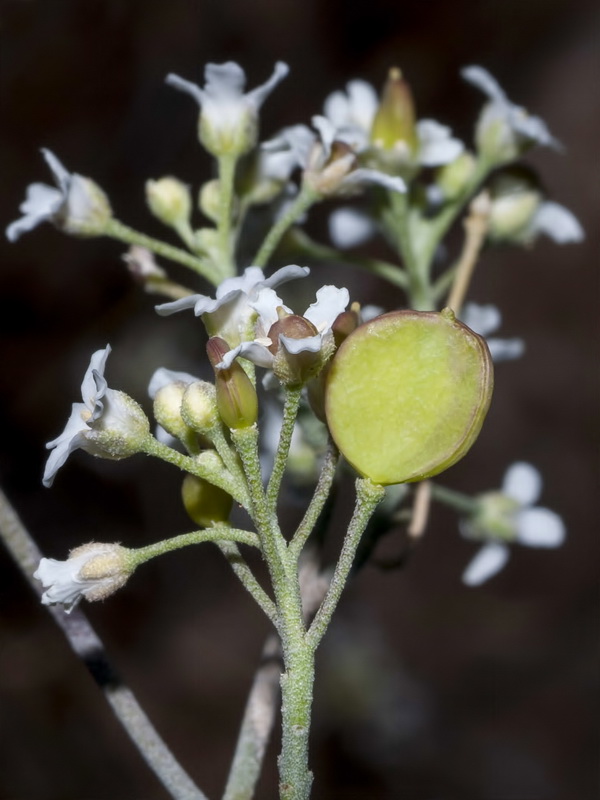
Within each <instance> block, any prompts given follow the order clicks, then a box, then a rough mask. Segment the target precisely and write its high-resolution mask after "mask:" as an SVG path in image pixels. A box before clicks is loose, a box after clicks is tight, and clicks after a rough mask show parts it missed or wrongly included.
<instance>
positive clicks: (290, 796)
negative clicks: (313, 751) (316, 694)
mask: <svg viewBox="0 0 600 800" xmlns="http://www.w3.org/2000/svg"><path fill="white" fill-rule="evenodd" d="M284 653H285V672H284V673H283V675H282V676H281V720H282V739H281V754H280V755H279V759H278V766H279V795H280V800H308V798H309V797H310V790H311V786H312V780H313V776H312V772H311V771H310V769H309V768H308V737H309V732H310V715H311V707H312V697H313V683H314V677H315V660H314V651H313V650H311V648H310V647H308V646H307V645H306V644H305V643H304V644H303V645H302V646H298V647H296V648H294V649H293V651H292V650H291V649H290V648H289V647H288V648H287V653H286V647H285V642H284Z"/></svg>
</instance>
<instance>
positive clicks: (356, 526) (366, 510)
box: [306, 478, 385, 649]
mask: <svg viewBox="0 0 600 800" xmlns="http://www.w3.org/2000/svg"><path fill="white" fill-rule="evenodd" d="M384 495H385V489H384V488H383V486H379V485H378V484H374V483H371V481H370V480H369V479H368V478H358V479H357V481H356V506H355V508H354V514H353V516H352V519H351V521H350V525H349V526H348V532H347V534H346V537H345V539H344V544H343V545H342V552H341V554H340V558H339V560H338V563H337V565H336V567H335V572H334V573H333V578H332V579H331V584H330V585H329V589H328V590H327V594H326V595H325V599H324V600H323V602H322V603H321V607H320V608H319V610H318V611H317V613H316V615H315V618H314V620H313V623H312V625H311V626H310V629H309V631H308V633H307V634H306V641H307V642H308V643H309V645H310V646H311V647H312V648H313V649H316V648H317V646H318V645H319V642H320V641H321V639H322V638H323V635H324V634H325V631H326V630H327V628H328V626H329V623H330V622H331V617H332V615H333V612H334V611H335V609H336V607H337V604H338V602H339V599H340V597H341V594H342V590H343V588H344V586H345V585H346V581H347V580H348V575H349V574H350V570H351V569H352V564H353V563H354V557H355V555H356V550H357V548H358V545H359V542H360V540H361V537H362V535H363V533H364V531H365V528H366V527H367V523H368V522H369V520H370V519H371V517H372V515H373V512H374V511H375V509H376V508H377V506H378V505H379V503H380V502H381V501H382V500H383V498H384Z"/></svg>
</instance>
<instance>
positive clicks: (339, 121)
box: [324, 81, 464, 167]
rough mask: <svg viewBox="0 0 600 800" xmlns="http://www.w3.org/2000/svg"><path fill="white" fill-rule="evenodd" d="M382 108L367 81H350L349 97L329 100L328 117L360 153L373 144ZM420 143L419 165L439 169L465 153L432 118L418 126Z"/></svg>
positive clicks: (335, 95)
mask: <svg viewBox="0 0 600 800" xmlns="http://www.w3.org/2000/svg"><path fill="white" fill-rule="evenodd" d="M378 108H379V98H378V96H377V92H376V91H375V89H374V88H373V87H372V86H371V84H369V83H367V82H366V81H350V83H348V84H347V86H346V94H344V92H342V91H337V92H333V94H331V95H329V97H328V98H327V99H326V100H325V107H324V114H325V116H326V117H327V119H328V120H329V121H330V122H331V124H332V125H333V126H334V128H335V138H336V139H340V140H341V141H343V142H346V143H347V144H349V145H350V146H351V147H352V148H353V149H354V150H355V151H356V152H358V153H360V152H363V151H365V150H367V149H368V148H369V147H371V146H372V145H373V144H374V145H375V146H376V145H377V143H376V142H371V129H372V127H373V122H374V120H375V115H376V113H377V110H378ZM416 133H417V141H418V152H417V156H416V159H417V162H418V163H419V164H421V166H424V167H438V166H441V165H442V164H448V163H450V162H451V161H454V160H455V159H456V158H458V156H459V155H460V154H461V153H462V151H463V150H464V145H463V143H462V142H461V141H460V139H455V138H453V136H452V131H451V130H450V128H448V127H446V126H445V125H440V123H439V122H436V121H435V120H432V119H422V120H419V121H418V122H417V124H416Z"/></svg>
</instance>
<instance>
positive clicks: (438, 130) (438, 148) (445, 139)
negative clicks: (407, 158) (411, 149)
mask: <svg viewBox="0 0 600 800" xmlns="http://www.w3.org/2000/svg"><path fill="white" fill-rule="evenodd" d="M417 134H418V136H419V144H420V149H419V163H420V164H422V165H423V166H424V167H439V166H441V165H442V164H449V163H450V162H451V161H454V160H455V159H457V158H458V156H459V155H460V154H461V153H462V151H463V150H464V149H465V146H464V144H463V143H462V142H461V141H460V139H455V138H454V137H453V136H452V131H451V130H450V128H448V127H447V126H446V125H440V123H439V122H436V121H435V120H433V119H422V120H420V121H419V122H417Z"/></svg>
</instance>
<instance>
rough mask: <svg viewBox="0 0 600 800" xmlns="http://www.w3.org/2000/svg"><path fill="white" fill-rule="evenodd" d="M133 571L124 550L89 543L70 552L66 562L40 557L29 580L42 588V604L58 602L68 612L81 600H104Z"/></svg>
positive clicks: (113, 546)
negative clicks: (37, 565) (40, 583)
mask: <svg viewBox="0 0 600 800" xmlns="http://www.w3.org/2000/svg"><path fill="white" fill-rule="evenodd" d="M134 569H135V567H134V566H133V565H132V563H131V560H130V558H129V550H127V548H126V547H121V545H119V544H103V543H101V542H89V543H88V544H84V545H81V546H80V547H76V548H75V549H74V550H71V552H70V553H69V558H68V559H67V560H66V561H56V560H55V559H53V558H42V560H41V561H40V564H39V567H38V568H37V570H36V572H35V573H34V575H33V577H34V578H36V579H37V580H39V581H41V582H42V585H43V586H44V588H45V589H46V591H45V592H44V594H43V595H42V603H43V604H44V605H53V604H55V603H62V604H64V605H65V606H67V608H66V609H65V610H66V612H67V613H69V612H71V611H72V610H73V609H74V608H75V606H76V605H77V603H78V602H79V601H80V600H81V598H82V597H85V598H86V599H87V600H90V601H93V600H104V598H105V597H108V596H109V595H111V594H113V592H116V591H117V589H120V588H121V587H122V586H124V584H125V583H126V582H127V579H128V578H129V576H130V575H131V573H132V572H133V570H134Z"/></svg>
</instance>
